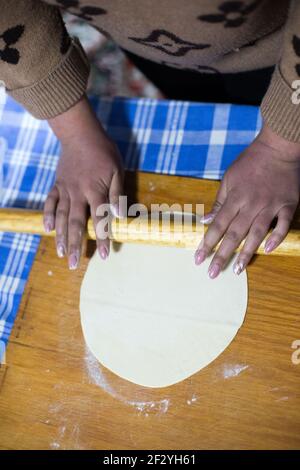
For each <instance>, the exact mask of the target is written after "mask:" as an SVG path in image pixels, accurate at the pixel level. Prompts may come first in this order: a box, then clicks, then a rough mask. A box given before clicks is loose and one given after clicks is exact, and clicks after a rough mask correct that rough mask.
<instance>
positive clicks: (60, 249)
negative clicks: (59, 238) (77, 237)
mask: <svg viewBox="0 0 300 470" xmlns="http://www.w3.org/2000/svg"><path fill="white" fill-rule="evenodd" d="M56 251H57V256H58V257H59V258H63V257H64V256H65V254H66V251H65V247H64V245H63V244H62V243H58V245H57V247H56Z"/></svg>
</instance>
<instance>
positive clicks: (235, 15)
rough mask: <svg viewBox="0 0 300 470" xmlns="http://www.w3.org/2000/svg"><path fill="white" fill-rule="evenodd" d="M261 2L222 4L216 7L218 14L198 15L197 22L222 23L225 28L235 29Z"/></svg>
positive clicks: (257, 0) (259, 0) (258, 0)
mask: <svg viewBox="0 0 300 470" xmlns="http://www.w3.org/2000/svg"><path fill="white" fill-rule="evenodd" d="M261 1H262V0H255V1H254V2H252V3H250V4H249V5H246V4H245V2H241V1H231V2H223V3H221V5H219V7H218V10H219V12H217V13H212V14H210V15H200V16H198V20H200V21H206V22H208V23H224V27H225V28H237V27H238V26H241V25H242V24H243V23H245V21H246V20H247V16H248V15H249V14H250V13H252V12H253V11H254V10H255V9H256V8H257V7H258V5H259V4H260V3H261Z"/></svg>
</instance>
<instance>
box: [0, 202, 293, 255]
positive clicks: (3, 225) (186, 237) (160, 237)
mask: <svg viewBox="0 0 300 470" xmlns="http://www.w3.org/2000/svg"><path fill="white" fill-rule="evenodd" d="M206 230H207V226H204V225H202V224H196V223H192V224H190V225H189V227H188V229H187V230H183V228H182V224H181V223H178V221H176V218H175V220H173V221H170V224H169V226H168V227H167V229H166V226H165V224H162V222H161V221H159V220H157V221H155V222H153V221H152V222H151V223H150V222H148V219H145V218H144V219H142V218H140V217H137V218H133V217H129V218H124V219H116V218H113V219H112V221H111V223H110V239H111V240H113V241H115V242H119V243H125V242H129V243H147V244H156V245H157V244H159V245H163V246H177V247H181V248H191V249H195V248H197V246H198V244H199V242H200V240H201V238H202V236H203V234H204V233H205V232H206ZM0 231H2V232H22V233H29V234H35V235H43V236H50V237H54V236H55V231H52V232H50V233H46V232H45V229H44V226H43V213H42V212H40V211H31V210H23V209H0ZM87 237H88V238H90V239H92V240H95V239H96V234H95V231H94V227H93V223H92V220H91V219H89V220H88V224H87ZM264 243H265V240H264V241H263V243H262V244H261V245H260V246H259V248H258V249H257V251H256V253H258V254H264ZM242 246H243V243H242V244H241V245H240V246H239V247H238V249H237V250H236V251H240V249H241V248H242ZM270 255H284V256H300V231H298V230H290V232H289V233H288V235H287V236H286V238H285V240H284V241H283V242H282V243H281V245H279V247H278V248H277V249H276V250H274V251H273V252H271V253H270Z"/></svg>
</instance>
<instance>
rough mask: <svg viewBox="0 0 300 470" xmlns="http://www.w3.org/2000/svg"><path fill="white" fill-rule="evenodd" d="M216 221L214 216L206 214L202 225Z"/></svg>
mask: <svg viewBox="0 0 300 470" xmlns="http://www.w3.org/2000/svg"><path fill="white" fill-rule="evenodd" d="M213 220H214V214H212V213H210V214H206V215H203V217H201V218H200V223H201V224H210V223H211V222H212V221H213Z"/></svg>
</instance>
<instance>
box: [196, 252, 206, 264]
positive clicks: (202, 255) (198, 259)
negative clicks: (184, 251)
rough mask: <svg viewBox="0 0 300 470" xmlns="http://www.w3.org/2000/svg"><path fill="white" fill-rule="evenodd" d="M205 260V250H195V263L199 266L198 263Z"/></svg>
mask: <svg viewBox="0 0 300 470" xmlns="http://www.w3.org/2000/svg"><path fill="white" fill-rule="evenodd" d="M204 260H205V252H204V251H203V250H197V251H196V253H195V264H196V265H197V266H199V264H201V263H203V261H204Z"/></svg>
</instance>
